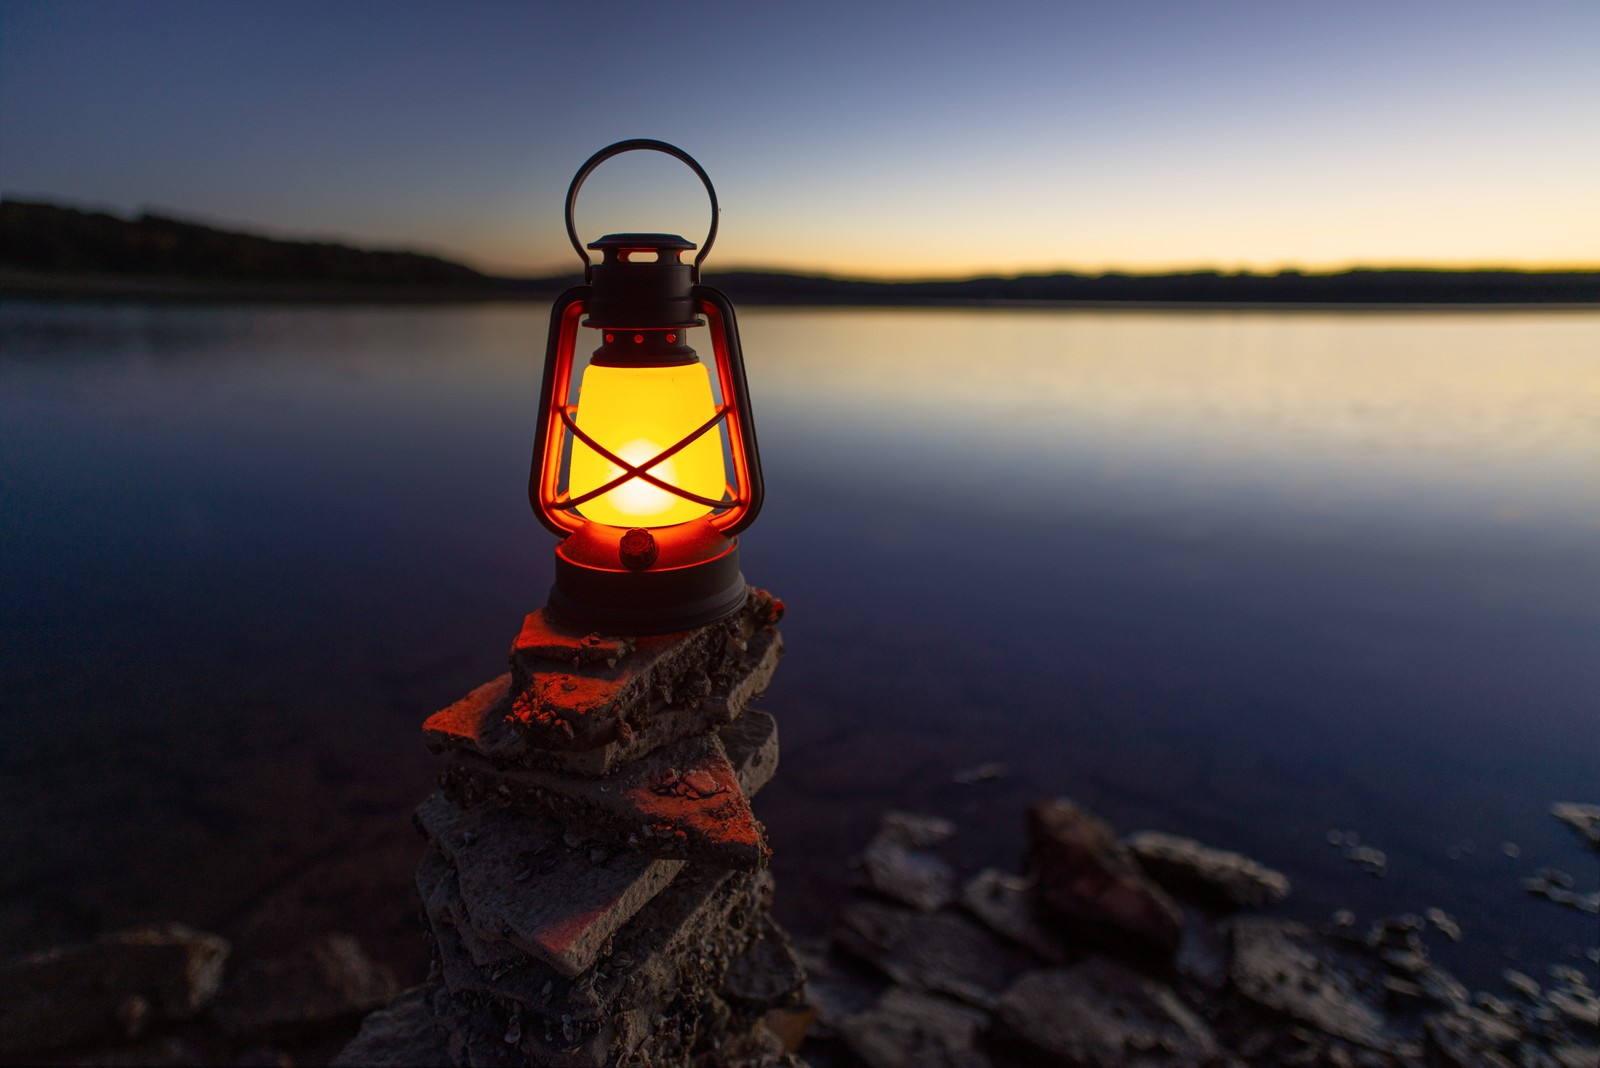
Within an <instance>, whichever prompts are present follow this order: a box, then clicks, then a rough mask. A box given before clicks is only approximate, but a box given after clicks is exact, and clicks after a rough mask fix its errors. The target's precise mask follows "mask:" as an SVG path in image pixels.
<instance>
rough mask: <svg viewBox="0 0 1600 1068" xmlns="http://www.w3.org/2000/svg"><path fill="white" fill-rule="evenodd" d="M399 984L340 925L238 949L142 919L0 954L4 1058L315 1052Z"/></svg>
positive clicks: (184, 1060) (322, 1051)
mask: <svg viewBox="0 0 1600 1068" xmlns="http://www.w3.org/2000/svg"><path fill="white" fill-rule="evenodd" d="M398 989H399V984H398V983H397V982H396V980H395V977H394V974H393V973H392V972H391V971H390V970H389V969H388V968H387V967H385V966H384V965H382V964H379V963H378V962H376V961H374V960H372V959H371V958H370V957H368V956H367V955H366V953H365V952H364V951H363V950H362V948H361V947H360V946H359V945H358V944H357V942H356V940H355V939H354V938H353V937H352V936H350V935H348V934H342V933H332V932H328V933H321V934H315V935H310V936H307V937H305V938H303V939H300V940H296V941H291V942H286V943H283V944H277V945H257V946H254V947H251V946H246V947H245V948H244V949H243V950H236V949H235V947H233V946H231V945H230V944H229V943H228V942H227V941H226V940H224V939H223V938H221V937H219V936H217V935H215V934H211V933H208V932H204V931H197V930H194V929H193V928H190V927H187V926H184V925H183V924H178V923H160V924H144V925H142V926H139V927H131V928H128V929H126V930H121V931H114V932H111V933H109V934H105V935H102V936H101V937H99V938H96V939H94V940H93V941H90V942H81V943H76V944H72V945H61V946H54V947H51V948H49V949H43V950H38V951H36V952H33V953H27V954H24V955H22V956H19V957H13V958H11V959H10V960H6V961H3V962H0V1063H3V1064H14V1063H15V1064H33V1063H64V1064H171V1065H180V1064H183V1065H188V1064H219V1063H230V1062H237V1063H240V1064H243V1063H246V1062H249V1063H256V1062H259V1063H263V1064H280V1063H284V1064H286V1063H290V1061H291V1057H292V1059H293V1060H294V1061H296V1062H304V1061H309V1062H312V1063H315V1062H317V1061H321V1060H326V1059H327V1057H328V1055H329V1054H330V1053H331V1052H333V1049H337V1046H333V1049H330V1048H328V1047H329V1045H330V1043H329V1041H328V1040H329V1035H330V1032H332V1033H338V1032H340V1031H341V1029H342V1028H343V1027H344V1026H346V1025H347V1024H350V1021H351V1020H352V1019H353V1018H358V1017H359V1016H360V1015H361V1014H362V1013H365V1012H368V1011H369V1010H371V1009H373V1008H375V1007H377V1006H380V1005H383V1004H384V1003H385V1002H387V1001H388V1000H389V999H390V998H392V997H394V995H395V992H396V991H397V990H398ZM352 1026H353V1025H352ZM343 1033H344V1034H348V1031H344V1032H343Z"/></svg>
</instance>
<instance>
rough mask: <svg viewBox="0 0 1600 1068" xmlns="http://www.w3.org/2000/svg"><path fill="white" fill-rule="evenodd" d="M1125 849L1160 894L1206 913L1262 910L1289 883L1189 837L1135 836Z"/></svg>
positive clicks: (1143, 833) (1277, 874) (1276, 899)
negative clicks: (1166, 893)
mask: <svg viewBox="0 0 1600 1068" xmlns="http://www.w3.org/2000/svg"><path fill="white" fill-rule="evenodd" d="M1128 848H1129V849H1131V850H1133V855H1134V856H1135V857H1137V858H1138V860H1139V864H1140V866H1141V867H1142V868H1144V870H1145V871H1146V872H1147V873H1149V875H1150V877H1151V878H1152V879H1154V880H1155V881H1156V882H1158V883H1160V884H1161V886H1162V887H1163V888H1164V889H1166V890H1167V891H1169V892H1171V893H1173V894H1176V895H1178V896H1179V897H1184V898H1188V899H1190V900H1192V901H1194V902H1195V903H1196V904H1200V905H1204V906H1206V907H1207V908H1212V909H1217V910H1220V911H1232V910H1234V909H1245V908H1263V907H1265V906H1267V905H1275V904H1277V903H1278V902H1280V901H1282V900H1283V899H1284V898H1286V897H1288V896H1289V879H1288V877H1287V876H1285V875H1284V874H1283V873H1282V872H1277V871H1273V870H1272V869H1271V868H1268V867H1265V866H1264V865H1261V864H1258V863H1257V862H1255V861H1253V860H1251V859H1250V858H1249V857H1247V856H1245V855H1243V854H1242V853H1232V852H1229V851H1228V850H1226V849H1213V848H1212V847H1210V846H1206V845H1201V844H1200V843H1199V842H1197V841H1195V840H1194V839H1193V838H1181V837H1179V836H1178V835H1175V834H1162V833H1161V832H1160V831H1140V832H1139V833H1138V834H1135V835H1133V836H1132V837H1131V838H1129V839H1128Z"/></svg>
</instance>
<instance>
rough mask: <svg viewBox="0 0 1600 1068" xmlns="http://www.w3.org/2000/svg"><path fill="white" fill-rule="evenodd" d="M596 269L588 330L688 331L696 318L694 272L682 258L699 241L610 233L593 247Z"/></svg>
mask: <svg viewBox="0 0 1600 1068" xmlns="http://www.w3.org/2000/svg"><path fill="white" fill-rule="evenodd" d="M589 247H590V248H591V249H596V250H598V251H599V252H601V253H602V255H603V258H602V259H601V261H600V262H599V263H597V264H595V265H594V271H593V281H592V282H591V285H592V286H593V293H592V294H591V296H590V298H589V317H588V319H586V320H585V321H584V325H585V326H594V327H601V328H604V329H617V330H684V329H688V328H689V327H693V326H698V325H700V320H699V319H698V318H696V305H695V298H694V292H693V291H694V284H695V281H694V268H693V267H692V266H691V265H690V264H687V263H683V262H680V256H681V255H682V253H683V252H685V251H687V250H688V249H692V248H694V247H695V246H694V242H692V241H686V240H684V239H683V238H681V237H679V236H678V235H676V234H607V235H606V236H605V237H602V238H600V239H599V240H598V241H593V242H591V243H590V244H589Z"/></svg>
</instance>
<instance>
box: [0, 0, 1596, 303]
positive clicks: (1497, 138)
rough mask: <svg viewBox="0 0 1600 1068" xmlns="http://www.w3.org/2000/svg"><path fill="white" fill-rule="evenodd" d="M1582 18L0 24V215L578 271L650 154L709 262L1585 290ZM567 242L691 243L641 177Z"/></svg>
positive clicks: (121, 13)
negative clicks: (674, 153) (645, 143)
mask: <svg viewBox="0 0 1600 1068" xmlns="http://www.w3.org/2000/svg"><path fill="white" fill-rule="evenodd" d="M1597 57H1600V3H1596V2H1595V0H1571V2H1554V0H1522V2H1518V3H1507V2H1504V0H1449V2H1447V0H1429V2H1425V0H1381V2H1369V0H1340V2H1322V0H1303V2H1294V3H1284V2H1281V0H1209V2H1206V3H1196V2H1192V0H1185V2H1155V0H1117V2H1107V0H1101V2H1098V3H1076V2H1070V0H1056V2H1049V3H1027V2H1014V3H1005V2H1000V0H992V2H990V3H963V4H956V3H944V2H940V0H922V2H917V3H911V2H892V3H872V2H870V0H855V2H853V3H835V2H833V0H811V2H807V3H803V4H801V3H794V4H791V3H777V2H762V0H743V2H740V3H695V2H690V0H682V2H675V3H670V4H667V3H660V2H659V0H657V2H635V0H612V2H609V3H604V4H601V3H595V4H572V3H563V4H554V3H535V2H518V3H490V2H459V0H458V2H450V3H423V2H407V0H390V2H386V3H356V2H343V3H328V2H326V0H318V2H315V3H301V2H297V0H271V2H258V0H228V2H210V0H207V2H193V3H191V2H176V0H171V2H154V0H59V2H50V0H0V195H4V196H7V197H24V198H34V199H48V200H53V201H57V202H61V203H68V204H73V205H78V206H86V207H95V208H100V209H104V210H112V211H116V212H119V213H124V214H127V213H136V212H138V211H144V210H151V211H158V212H164V213H169V214H175V215H179V216H182V217H186V218H195V219H200V220H204V221H209V222H213V223H215V224H218V225H224V226H229V227H237V228H241V229H251V230H256V231H260V232H266V233H271V234H275V235H280V236H290V237H318V238H333V239H338V240H346V241H350V242H354V243H358V244H362V245H367V246H375V247H391V248H396V247H404V248H418V249H422V250H425V251H431V252H435V253H437V254H440V255H444V256H447V257H450V258H452V259H457V260H460V261H463V262H466V263H469V264H472V265H473V266H476V267H479V268H481V269H484V270H490V271H494V272H498V273H512V274H545V273H550V272H554V271H560V270H568V269H573V268H576V266H577V265H578V261H577V256H576V253H575V252H574V251H573V250H572V248H571V246H570V245H569V244H568V243H567V239H566V234H565V229H564V224H563V216H562V204H563V198H564V197H565V193H566V187H567V183H568V182H569V181H570V180H571V178H572V175H573V173H574V172H575V171H576V170H577V169H578V167H579V166H580V165H581V164H582V163H583V161H584V160H585V159H586V158H588V156H589V155H590V154H591V153H593V152H594V151H596V150H597V149H599V148H601V147H603V146H605V145H607V144H610V143H611V142H614V141H618V140H622V139H625V138H632V137H652V138H658V139H661V140H665V141H668V142H671V143H673V144H676V145H679V146H681V147H682V148H683V149H685V150H686V151H688V152H689V153H691V154H692V155H694V156H695V157H696V158H697V159H698V160H699V161H700V162H701V163H702V164H703V165H704V166H705V168H706V169H707V171H708V172H709V173H710V175H711V177H712V179H713V181H714V182H715V183H716V188H717V194H718V198H719V200H720V201H721V204H722V217H721V228H720V232H719V235H718V239H717V244H716V248H715V251H713V253H712V254H711V257H710V259H709V260H708V263H707V269H708V270H715V269H716V268H718V267H722V268H724V269H726V268H729V267H736V266H744V267H752V266H755V267H772V268H782V269H790V270H805V271H820V272H826V273H832V274H839V275H848V276H866V277H887V276H898V277H918V278H921V277H951V276H960V275H970V274H976V273H1000V274H1014V273H1028V272H1040V271H1049V270H1057V269H1072V270H1086V271H1098V270H1107V269H1118V270H1129V271H1149V270H1172V269H1189V268H1205V267H1215V268H1220V269H1224V270H1234V269H1253V270H1275V269H1281V268H1284V267H1298V268H1303V269H1313V270H1316V269H1334V268H1339V267H1344V266H1350V265H1355V264H1364V265H1372V266H1397V265H1424V266H1513V267H1544V266H1597V265H1600V195H1597V194H1596V192H1595V191H1596V190H1600V58H1597ZM577 216H578V226H579V232H580V234H581V235H583V237H584V238H585V240H589V239H592V238H594V237H597V236H599V235H600V234H602V233H608V232H620V231H628V230H645V231H666V232H675V233H681V234H683V235H684V236H685V237H688V238H689V239H690V240H692V241H697V242H698V241H700V240H702V238H703V235H704V232H705V229H706V226H707V222H708V218H709V213H708V210H707V207H706V200H705V197H704V193H703V192H702V191H701V189H700V186H699V183H698V181H697V180H696V179H695V177H694V175H693V174H692V172H690V171H689V170H687V169H686V168H684V167H683V166H682V165H681V164H679V163H677V162H675V161H673V160H671V159H670V158H668V157H666V156H661V155H657V154H649V153H643V154H641V153H635V154H630V155H627V156H623V157H619V158H617V159H615V160H612V161H610V162H608V163H606V164H604V165H603V166H602V167H601V168H600V170H599V171H597V172H596V173H595V175H594V176H593V177H592V178H591V179H590V181H589V183H588V184H587V185H586V186H585V187H584V191H583V195H582V197H581V198H580V201H579V206H578V213H577Z"/></svg>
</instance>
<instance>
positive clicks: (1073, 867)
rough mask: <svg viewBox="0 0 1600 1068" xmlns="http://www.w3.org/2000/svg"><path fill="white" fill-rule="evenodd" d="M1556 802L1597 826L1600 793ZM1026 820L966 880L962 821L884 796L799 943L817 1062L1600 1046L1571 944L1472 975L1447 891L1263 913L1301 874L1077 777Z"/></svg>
mask: <svg viewBox="0 0 1600 1068" xmlns="http://www.w3.org/2000/svg"><path fill="white" fill-rule="evenodd" d="M1555 815H1557V817H1558V818H1561V819H1563V820H1565V821H1566V822H1569V823H1571V824H1572V825H1573V827H1574V829H1575V830H1577V831H1578V833H1579V834H1580V835H1582V836H1583V837H1584V838H1585V839H1586V841H1587V842H1588V843H1589V844H1590V846H1591V848H1592V847H1593V846H1594V844H1595V838H1594V832H1595V830H1596V823H1597V820H1600V810H1596V809H1595V808H1594V806H1571V805H1569V806H1557V811H1555ZM1028 824H1029V827H1028V829H1029V841H1030V849H1029V856H1028V858H1027V863H1026V864H1025V865H1024V868H1025V870H1024V871H1023V872H1021V873H1008V872H1002V871H997V870H993V869H989V870H984V871H982V872H979V873H977V874H976V875H974V876H972V877H971V878H969V879H967V880H965V881H964V882H963V881H961V880H959V879H958V878H957V876H956V873H955V869H954V867H953V866H952V865H951V864H950V863H949V862H948V861H947V860H946V859H945V858H944V857H943V856H941V855H940V853H939V849H938V847H939V845H940V844H941V843H942V842H943V841H944V840H946V839H947V838H949V837H950V835H951V834H952V833H953V831H954V828H953V827H952V826H951V825H950V824H949V823H947V822H946V821H943V820H938V819H934V818H929V817H921V816H912V815H908V814H904V813H891V814H889V815H888V816H886V817H885V819H884V822H883V825H882V828H881V830H880V832H879V834H878V836H877V837H876V838H875V839H874V840H873V842H872V843H871V845H869V846H868V848H867V850H866V851H865V852H864V853H863V854H862V855H861V856H860V857H859V858H858V860H857V870H858V875H859V884H860V885H859V888H858V891H857V894H856V897H855V898H854V899H853V900H852V901H851V902H850V903H849V904H847V905H846V907H845V908H844V910H843V911H842V914H841V916H840V920H839V923H838V926H837V928H836V929H835V931H834V932H833V934H832V936H831V937H830V938H829V939H826V940H822V941H802V943H801V947H800V948H801V958H802V961H803V963H804V964H805V966H806V971H807V974H808V977H809V984H808V990H809V997H810V1002H811V1004H812V1005H813V1006H814V1007H815V1008H816V1010H817V1019H816V1021H815V1023H814V1024H813V1027H812V1029H811V1032H810V1035H809V1038H808V1041H807V1043H806V1046H805V1048H804V1050H803V1054H804V1056H805V1058H806V1060H807V1062H808V1063H810V1064H812V1065H814V1066H817V1068H826V1066H835V1065H837V1066H841V1068H842V1066H846V1065H858V1064H866V1065H868V1066H870V1068H902V1066H903V1068H911V1066H913V1065H919V1066H950V1068H989V1066H994V1068H1005V1066H1022V1065H1065V1066H1079V1065H1082V1066H1091V1068H1121V1066H1126V1068H1139V1066H1147V1065H1148V1066H1152V1068H1153V1066H1156V1065H1163V1066H1191V1068H1202V1066H1213V1065H1216V1066H1220V1065H1238V1064H1250V1065H1263V1066H1266V1065H1273V1066H1276V1065H1283V1066H1329V1068H1333V1066H1340V1068H1345V1066H1357V1065H1360V1066H1368V1068H1391V1066H1393V1068H1411V1066H1429V1068H1432V1066H1449V1068H1477V1066H1489V1068H1498V1066H1502V1065H1505V1066H1513V1065H1514V1066H1540V1068H1544V1066H1552V1068H1595V1066H1596V1065H1600V999H1597V997H1596V994H1595V991H1594V989H1593V987H1592V986H1591V984H1590V981H1589V978H1588V977H1587V976H1586V975H1585V974H1584V972H1583V971H1580V970H1579V969H1577V968H1574V967H1572V966H1570V965H1563V964H1557V965H1554V966H1552V967H1551V968H1549V969H1548V973H1547V974H1546V975H1542V976H1540V977H1538V978H1535V977H1534V976H1532V975H1529V974H1526V973H1524V972H1518V971H1513V970H1509V969H1508V970H1507V971H1506V972H1505V973H1504V980H1505V984H1506V989H1505V990H1504V991H1503V992H1502V993H1500V994H1494V993H1490V992H1476V993H1474V992H1472V991H1469V990H1468V989H1467V988H1466V986H1464V985H1463V984H1462V983H1460V982H1459V981H1457V980H1456V979H1455V978H1454V977H1453V976H1452V975H1450V973H1449V972H1448V971H1446V970H1445V969H1444V968H1442V967H1441V966H1440V965H1439V964H1437V963H1436V962H1435V961H1433V960H1432V959H1431V958H1430V955H1429V951H1428V946H1429V942H1430V940H1437V939H1439V938H1450V937H1452V935H1453V936H1454V937H1455V938H1459V937H1460V932H1459V929H1456V928H1455V925H1454V921H1453V920H1451V918H1450V917H1448V916H1446V915H1445V914H1443V913H1442V912H1439V910H1436V909H1435V910H1429V912H1428V914H1426V915H1423V916H1416V915H1403V916H1398V917H1392V918H1384V919H1379V920H1376V921H1374V922H1372V923H1371V924H1369V925H1367V926H1365V927H1360V926H1358V925H1357V924H1356V922H1355V919H1354V917H1353V916H1351V915H1350V914H1348V913H1345V912H1341V913H1340V914H1338V915H1336V916H1335V917H1333V918H1332V919H1331V920H1330V922H1329V923H1328V924H1326V925H1325V926H1323V927H1322V928H1321V929H1314V928H1312V927H1310V926H1307V925H1305V924H1302V923H1297V922H1293V921H1289V920H1283V919H1278V918H1274V917H1272V916H1269V915H1260V914H1256V913H1257V912H1258V910H1260V909H1263V908H1266V907H1268V906H1271V905H1274V904H1276V903H1277V902H1279V901H1281V900H1283V899H1284V898H1285V897H1287V896H1288V894H1289V892H1290V886H1289V881H1288V879H1286V878H1285V877H1284V876H1283V875H1281V874H1280V873H1277V872H1274V871H1271V870H1270V869H1267V868H1265V867H1264V866H1262V865H1260V864H1258V863H1256V862H1254V861H1252V860H1250V859H1249V858H1246V857H1243V856H1240V855H1239V854H1237V853H1231V852H1227V851H1224V850H1219V849H1214V848H1211V847H1209V846H1206V845H1202V844H1201V843H1198V842H1195V841H1192V840H1190V839H1184V838H1178V837H1175V836H1172V835H1166V834H1161V833H1157V832H1150V831H1144V832H1139V833H1136V834H1133V835H1130V836H1128V837H1127V838H1126V839H1119V838H1118V837H1117V836H1116V835H1115V834H1114V833H1113V832H1112V830H1111V828H1110V827H1108V826H1107V825H1106V824H1105V823H1104V822H1103V821H1101V820H1099V819H1098V818H1096V817H1095V816H1094V815H1093V814H1091V813H1089V812H1086V811H1084V810H1083V809H1081V808H1080V807H1078V806H1076V805H1074V804H1073V803H1072V802H1070V801H1068V800H1065V799H1055V800H1044V801H1038V802H1035V803H1034V804H1033V805H1032V806H1030V808H1029V812H1028ZM1573 896H1574V898H1575V899H1576V900H1578V901H1579V902H1580V903H1586V902H1587V899H1586V898H1584V897H1582V896H1581V895H1577V894H1575V893H1574V895H1573ZM1575 907H1582V904H1580V905H1578V906H1575ZM1584 911H1588V909H1584ZM1435 913H1436V914H1437V915H1435Z"/></svg>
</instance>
